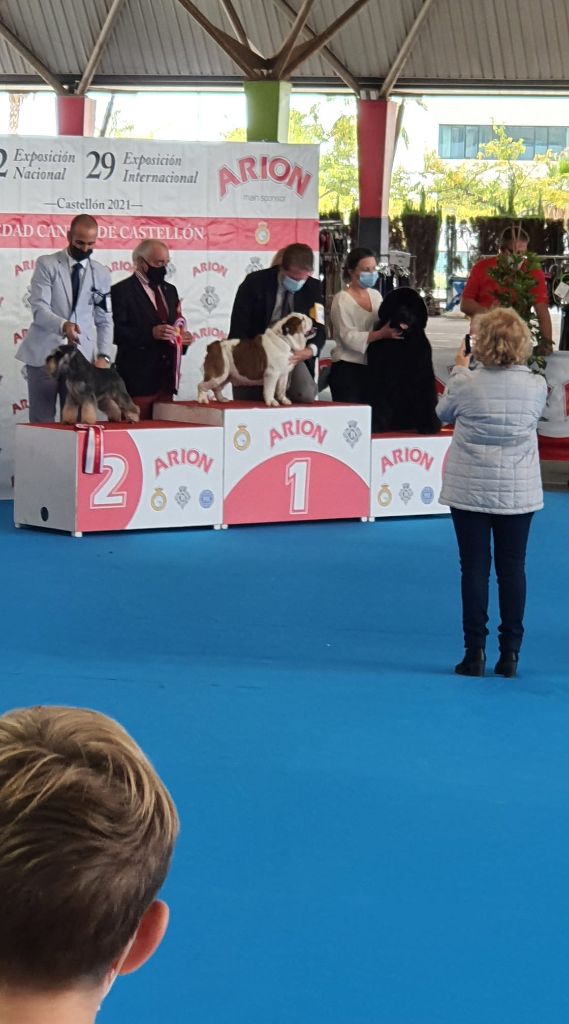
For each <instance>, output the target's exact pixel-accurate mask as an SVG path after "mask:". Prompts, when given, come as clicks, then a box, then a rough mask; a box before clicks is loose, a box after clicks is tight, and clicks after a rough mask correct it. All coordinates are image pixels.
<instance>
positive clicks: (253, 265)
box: [245, 256, 263, 274]
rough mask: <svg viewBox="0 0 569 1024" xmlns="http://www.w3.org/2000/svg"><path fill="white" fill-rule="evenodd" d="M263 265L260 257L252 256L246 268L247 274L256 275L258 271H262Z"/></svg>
mask: <svg viewBox="0 0 569 1024" xmlns="http://www.w3.org/2000/svg"><path fill="white" fill-rule="evenodd" d="M262 269H263V264H262V261H261V260H260V259H259V257H258V256H251V259H250V260H249V262H248V264H247V266H246V267H245V273H246V274H254V273H255V271H256V270H262Z"/></svg>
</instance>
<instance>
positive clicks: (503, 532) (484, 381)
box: [437, 308, 547, 677]
mask: <svg viewBox="0 0 569 1024" xmlns="http://www.w3.org/2000/svg"><path fill="white" fill-rule="evenodd" d="M531 350H532V339H531V335H530V332H529V330H528V328H527V326H526V324H525V323H524V321H523V320H522V319H521V318H520V317H519V316H518V314H517V313H516V312H515V311H514V310H513V309H501V308H500V309H493V310H491V312H489V313H485V314H483V315H482V316H480V317H479V318H477V323H476V341H475V348H474V354H475V358H476V364H477V365H476V369H470V368H469V367H470V356H468V355H466V354H465V351H464V345H462V346H461V348H460V349H459V351H458V353H457V356H456V360H455V363H456V365H455V366H454V368H453V370H452V371H451V375H450V378H449V382H448V386H447V388H446V391H445V393H444V395H443V396H442V398H441V399H440V401H439V404H438V406H437V415H438V417H439V419H440V420H442V422H443V423H454V424H455V430H454V437H453V440H452V443H451V446H450V449H449V455H448V461H447V465H446V470H445V476H444V481H443V488H442V491H441V496H440V501H441V502H442V504H443V505H449V506H450V511H451V515H452V520H453V524H454V528H455V531H456V536H457V540H458V548H459V553H460V567H461V573H462V581H461V588H462V624H463V630H464V646H465V654H464V658H463V660H462V661H461V662H460V663H459V664H458V665H457V666H456V668H455V672H458V673H459V675H466V676H481V675H483V674H484V668H485V664H486V653H485V647H486V637H487V635H488V630H487V628H486V623H487V622H488V583H489V578H490V566H491V562H492V556H491V542H492V540H493V542H494V560H495V565H496V576H497V578H498V594H499V604H500V620H501V621H500V627H499V645H500V657H499V660H498V663H497V665H496V667H495V669H494V671H495V672H496V673H498V674H499V675H503V676H507V677H512V676H515V674H516V670H517V665H518V656H519V650H520V646H521V642H522V637H523V632H524V628H523V617H524V608H525V598H526V576H525V556H526V547H527V541H528V535H529V529H530V525H531V520H532V516H533V513H534V512H535V511H536V510H537V509H540V508H543V490H542V486H541V474H540V468H539V455H538V450H537V424H538V420H539V418H540V416H541V414H542V413H543V409H544V407H545V402H546V399H547V386H546V383H545V380H544V378H543V377H541V376H538V375H537V374H534V373H532V372H531V370H529V369H528V367H527V365H525V364H526V362H527V359H528V358H529V355H530V354H531Z"/></svg>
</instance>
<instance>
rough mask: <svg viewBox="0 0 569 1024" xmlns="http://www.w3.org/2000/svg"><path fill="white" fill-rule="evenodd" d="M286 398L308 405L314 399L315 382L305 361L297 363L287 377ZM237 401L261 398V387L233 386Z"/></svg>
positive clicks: (251, 400)
mask: <svg viewBox="0 0 569 1024" xmlns="http://www.w3.org/2000/svg"><path fill="white" fill-rule="evenodd" d="M286 394H287V398H290V400H291V402H294V404H295V405H310V404H311V403H312V402H314V401H315V399H316V383H315V380H314V377H313V376H312V374H311V373H310V370H309V369H308V367H307V365H306V363H297V364H296V366H295V367H294V370H293V371H292V373H291V375H290V377H289V379H288V388H287V390H286ZM233 397H234V399H235V400H236V401H237V402H258V401H262V400H263V389H262V388H259V387H251V388H250V387H242V388H239V387H237V388H235V387H234V388H233Z"/></svg>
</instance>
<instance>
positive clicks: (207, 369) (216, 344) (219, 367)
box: [203, 341, 224, 380]
mask: <svg viewBox="0 0 569 1024" xmlns="http://www.w3.org/2000/svg"><path fill="white" fill-rule="evenodd" d="M223 371H224V359H223V352H222V349H221V342H220V341H212V342H211V344H210V345H208V346H207V350H206V354H205V359H204V364H203V373H204V380H214V379H216V378H217V377H221V376H222V374H223Z"/></svg>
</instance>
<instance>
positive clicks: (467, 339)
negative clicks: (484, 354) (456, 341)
mask: <svg viewBox="0 0 569 1024" xmlns="http://www.w3.org/2000/svg"><path fill="white" fill-rule="evenodd" d="M471 353H472V346H471V344H470V335H469V334H465V335H464V354H465V356H469V355H471Z"/></svg>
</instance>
